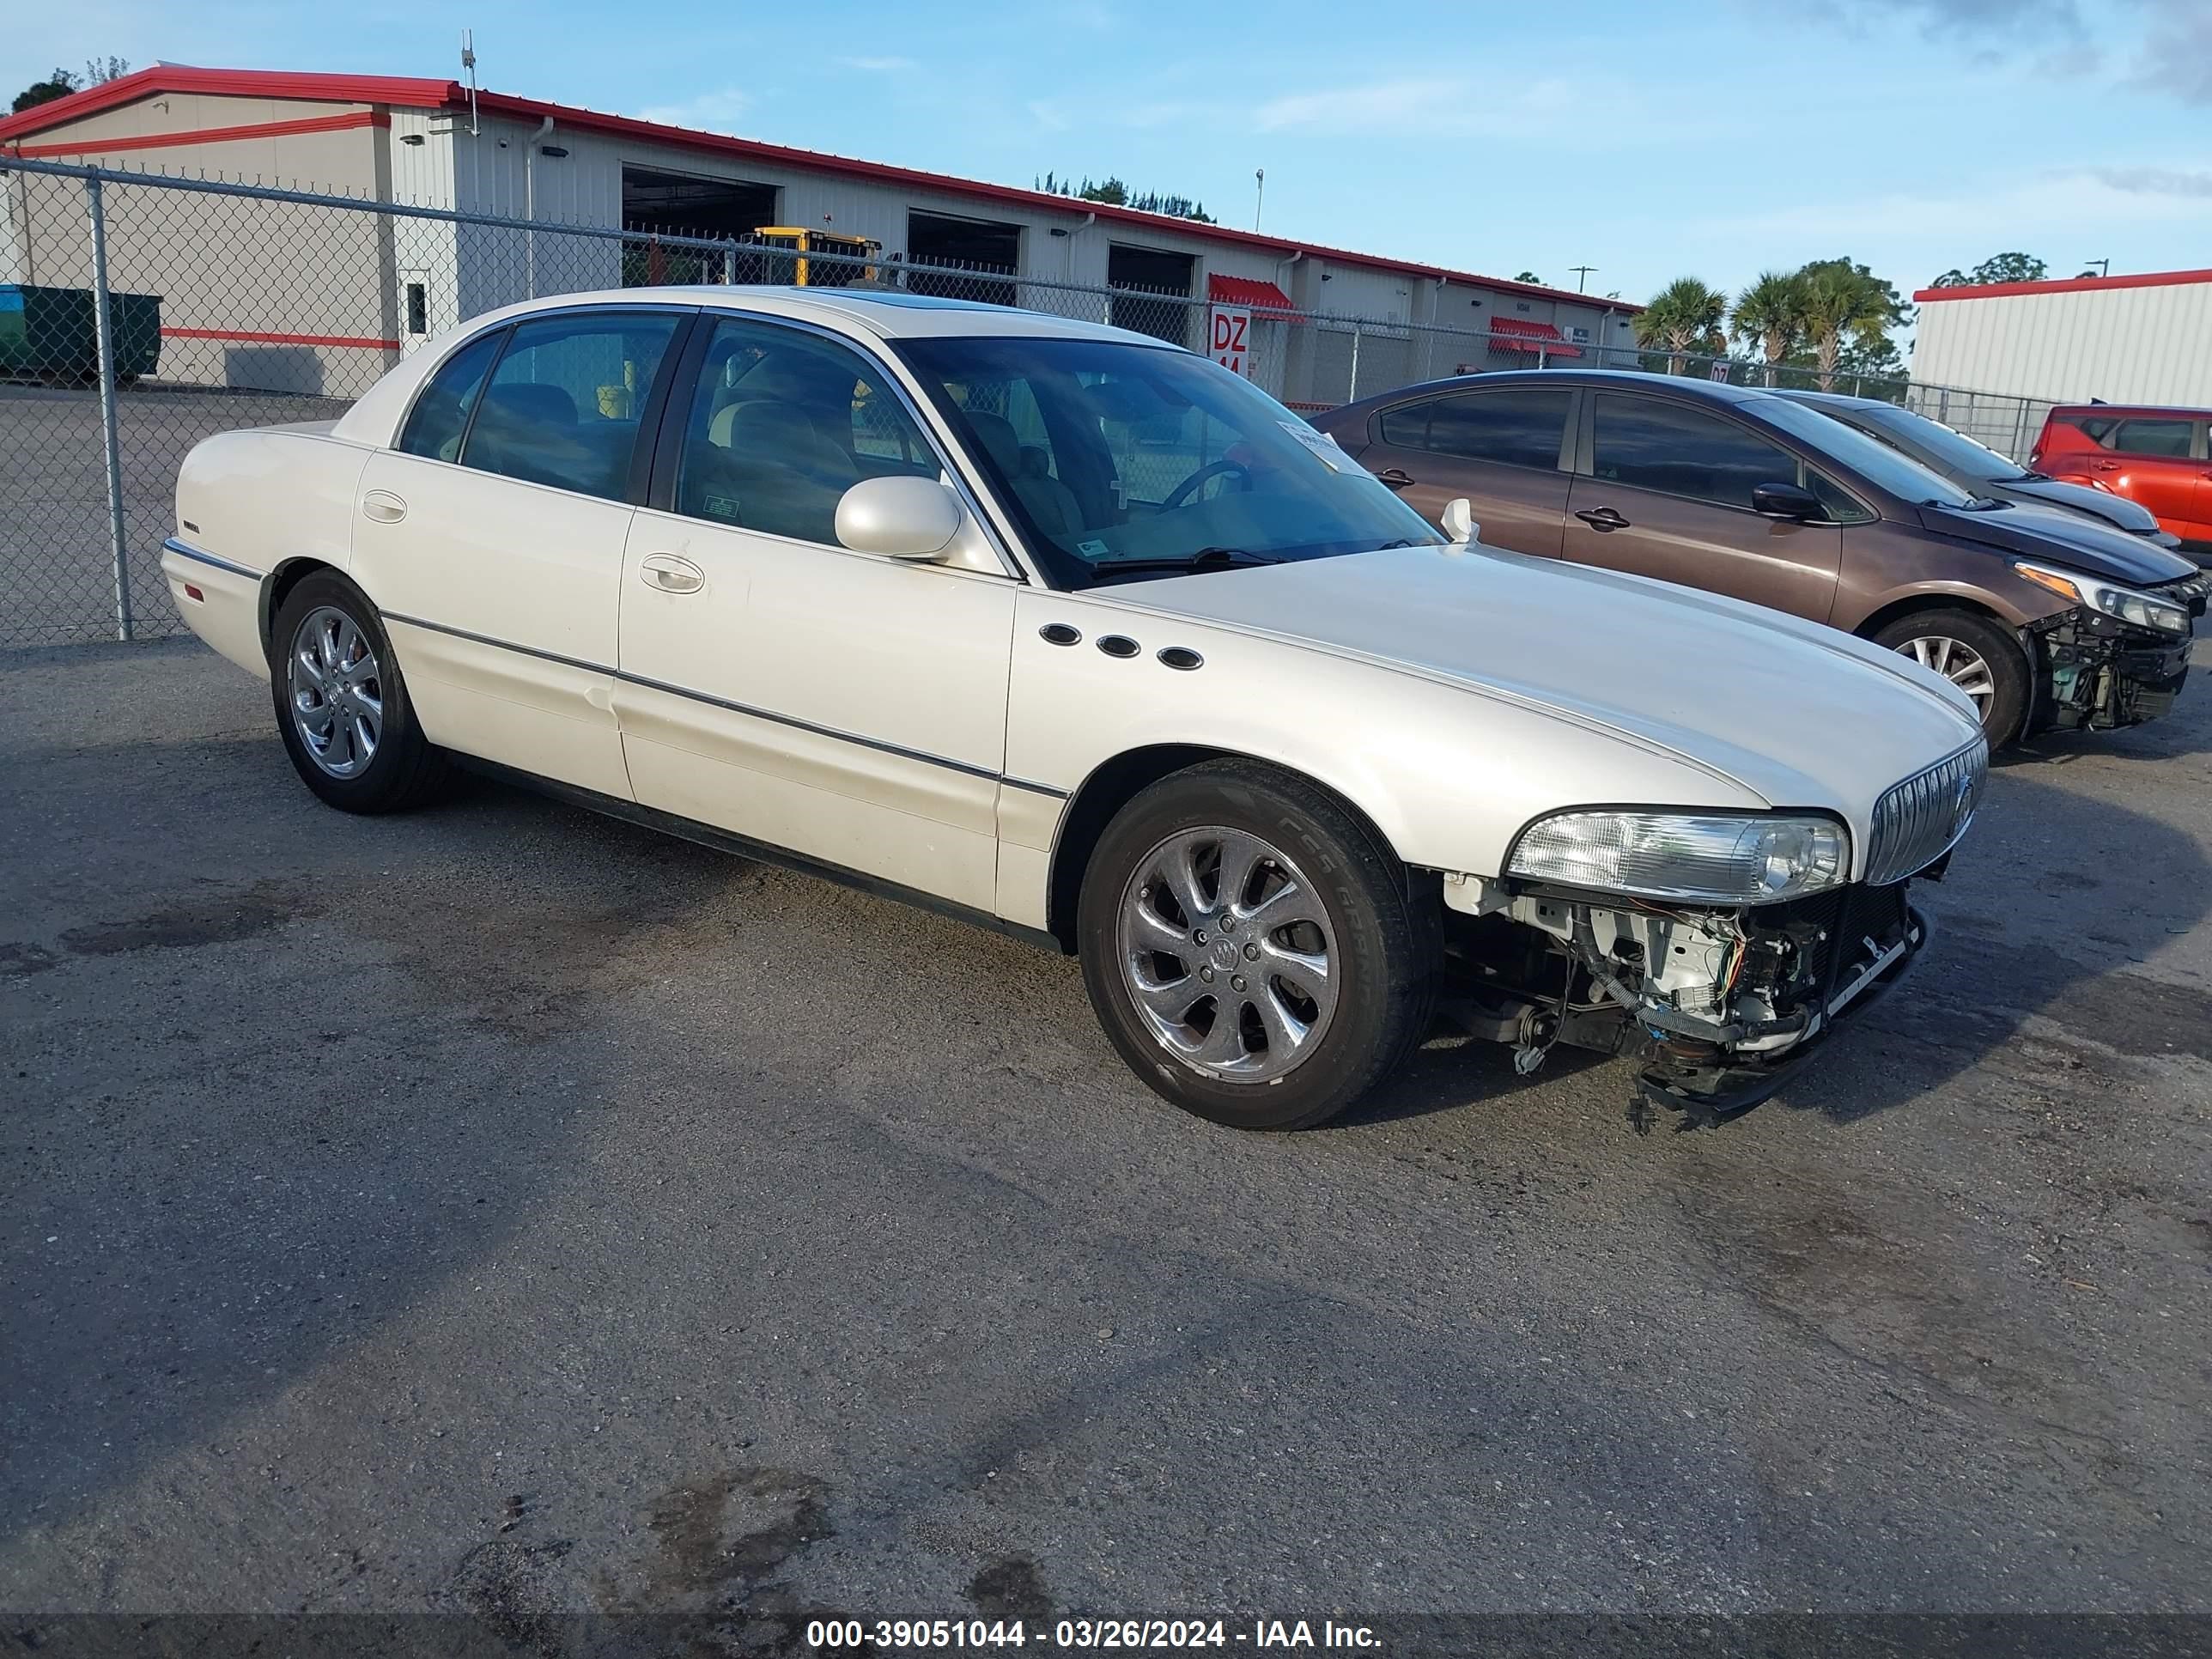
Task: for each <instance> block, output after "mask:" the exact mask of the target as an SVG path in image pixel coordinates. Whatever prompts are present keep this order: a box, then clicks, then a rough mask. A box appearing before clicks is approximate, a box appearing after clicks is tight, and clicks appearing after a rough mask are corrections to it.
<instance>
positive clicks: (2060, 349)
mask: <svg viewBox="0 0 2212 1659" xmlns="http://www.w3.org/2000/svg"><path fill="white" fill-rule="evenodd" d="M1912 298H1913V300H1914V301H1915V302H1916V303H1917V305H1918V306H1919V307H1920V319H1919V322H1918V325H1917V329H1916V331H1915V334H1914V337H1913V343H1912V377H1913V379H1914V380H1921V381H1927V382H1933V383H1936V384H1938V385H1948V386H1975V387H1978V388H1980V389H1982V390H1984V391H1988V392H2012V393H2015V394H2018V395H2020V396H2023V397H2030V398H2057V399H2061V400H2063V401H2066V402H2073V403H2087V402H2088V401H2089V400H2090V399H2091V398H2102V399H2104V400H2105V401H2106V403H2113V404H2120V403H2133V404H2189V405H2192V406H2196V407H2199V408H2202V407H2204V406H2206V405H2212V270H2163V271H2151V272H2147V273H2144V274H2142V275H2139V276H2081V277H2075V278H2074V279H2072V280H2070V281H2066V282H2054V283H1990V284H1987V285H1984V286H1982V287H1978V288H1928V289H1921V290H1920V292H1919V293H1917V294H1916V295H1913V296H1912Z"/></svg>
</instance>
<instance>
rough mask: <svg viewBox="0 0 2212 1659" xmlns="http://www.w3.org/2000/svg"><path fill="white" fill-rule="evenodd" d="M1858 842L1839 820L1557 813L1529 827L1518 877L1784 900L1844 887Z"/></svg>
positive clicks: (1700, 897) (1513, 866)
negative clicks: (1852, 846) (1853, 844)
mask: <svg viewBox="0 0 2212 1659" xmlns="http://www.w3.org/2000/svg"><path fill="white" fill-rule="evenodd" d="M1848 872H1850V836H1848V835H1847V834H1846V833H1845V832H1844V827H1843V826H1842V825H1841V824H1839V823H1835V822H1834V821H1833V820H1832V819H1829V818H1816V817H1724V816H1719V815H1707V814H1704V813H1697V814H1691V813H1683V812H1607V811H1577V812H1555V813H1553V814H1552V815H1551V816H1550V817H1542V818H1539V819H1537V820H1536V821H1535V823H1532V824H1530V825H1529V826H1528V829H1525V830H1523V831H1522V834H1521V839H1520V840H1519V841H1518V842H1516V843H1515V844H1514V848H1513V856H1512V858H1511V860H1510V861H1509V862H1508V864H1507V866H1506V873H1507V874H1508V875H1510V876H1523V877H1527V878H1530V879H1532V880H1535V881H1548V882H1558V883H1559V884H1561V885H1563V886H1568V887H1584V888H1589V889H1592V890H1595V891H1598V892H1603V893H1631V894H1634V895H1636V896H1638V897H1641V898H1652V899H1665V900H1672V901H1676V902H1683V903H1690V904H1728V905H1735V904H1779V903H1782V902H1784V901H1785V900H1788V899H1794V898H1802V897H1803V896H1805V895H1806V894H1808V893H1817V892H1819V891H1820V890H1821V889H1823V888H1826V887H1834V886H1838V885H1839V884H1842V882H1843V881H1844V878H1845V877H1846V875H1847V874H1848Z"/></svg>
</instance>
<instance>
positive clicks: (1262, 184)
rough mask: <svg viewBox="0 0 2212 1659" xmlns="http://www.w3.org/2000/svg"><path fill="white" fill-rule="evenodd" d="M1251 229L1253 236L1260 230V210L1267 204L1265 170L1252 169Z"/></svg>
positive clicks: (1260, 168) (1263, 168)
mask: <svg viewBox="0 0 2212 1659" xmlns="http://www.w3.org/2000/svg"><path fill="white" fill-rule="evenodd" d="M1252 185H1253V191H1252V229H1253V232H1254V234H1258V232H1259V229H1260V210H1261V208H1262V207H1264V206H1266V205H1267V168H1265V167H1254V168H1253V169H1252Z"/></svg>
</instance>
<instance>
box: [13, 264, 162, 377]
mask: <svg viewBox="0 0 2212 1659" xmlns="http://www.w3.org/2000/svg"><path fill="white" fill-rule="evenodd" d="M107 298H108V315H109V316H110V317H111V318H112V319H113V320H114V325H115V373H116V377H117V378H118V380H137V378H138V377H139V376H140V375H142V374H152V373H153V372H154V366H155V364H156V363H157V362H160V361H161V295H158V294H111V295H108V296H107ZM99 374H100V341H99V337H98V335H97V334H96V333H95V331H94V324H93V296H92V291H91V290H90V289H82V288H37V287H33V286H32V285H31V284H29V283H0V375H9V376H15V377H18V378H21V377H32V378H35V379H38V380H96V379H98V378H99Z"/></svg>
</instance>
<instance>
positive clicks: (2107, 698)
mask: <svg viewBox="0 0 2212 1659" xmlns="http://www.w3.org/2000/svg"><path fill="white" fill-rule="evenodd" d="M2153 591H2154V592H2155V591H2156V590H2153ZM2183 602H2184V603H2189V601H2183ZM2191 609H2192V610H2193V611H2194V613H2195V614H2197V615H2199V616H2201V615H2203V610H2204V600H2203V598H2201V597H2198V598H2197V599H2195V600H2194V602H2193V604H2192V605H2191ZM2021 641H2022V642H2023V644H2024V645H2025V646H2026V647H2027V649H2028V651H2029V653H2030V654H2031V655H2032V656H2033V659H2034V660H2035V663H2036V676H2035V694H2034V699H2033V707H2032V708H2030V710H2029V712H2028V718H2027V731H2028V732H2031V733H2033V732H2054V731H2056V732H2080V731H2088V732H2109V731H2113V730H2116V729H2118V727H2121V726H2140V725H2142V723H2143V722H2144V721H2145V720H2156V719H2158V718H2159V717H2160V715H2162V714H2166V713H2167V712H2168V711H2170V710H2171V709H2172V707H2173V700H2174V699H2175V698H2176V697H2177V696H2180V694H2181V688H2182V685H2183V684H2184V683H2185V681H2186V680H2187V679H2188V678H2189V653H2190V647H2191V643H2192V641H2191V639H2190V638H2189V637H2187V636H2186V635H2185V636H2183V637H2180V638H2179V639H2177V638H2176V637H2175V636H2174V635H2172V634H2165V633H2160V632H2159V631H2158V630H2156V629H2148V628H2137V627H2135V626H2133V625H2132V624H2130V623H2124V622H2122V621H2120V620H2119V619H2118V617H2107V616H2104V615H2102V614H2100V612H2097V611H2090V610H2087V609H2086V608H2077V609H2074V610H2069V611H2060V612H2059V613H2058V614H2057V615H2056V616H2051V617H2043V618H2041V619H2040V620H2039V621H2036V622H2032V623H2028V624H2027V627H2025V628H2023V629H2021Z"/></svg>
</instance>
